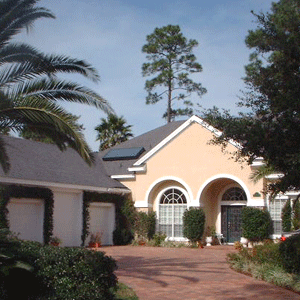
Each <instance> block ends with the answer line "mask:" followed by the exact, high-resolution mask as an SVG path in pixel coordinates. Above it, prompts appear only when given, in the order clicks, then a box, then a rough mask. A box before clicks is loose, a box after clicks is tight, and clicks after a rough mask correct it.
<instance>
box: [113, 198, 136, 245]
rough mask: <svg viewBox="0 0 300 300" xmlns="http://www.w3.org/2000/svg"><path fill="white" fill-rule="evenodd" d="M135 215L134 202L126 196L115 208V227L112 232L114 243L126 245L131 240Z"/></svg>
mask: <svg viewBox="0 0 300 300" xmlns="http://www.w3.org/2000/svg"><path fill="white" fill-rule="evenodd" d="M136 217H137V211H136V209H135V207H134V202H133V201H132V199H131V198H130V197H126V198H125V199H124V201H122V204H121V205H120V208H119V209H118V210H117V216H116V229H115V230H114V232H113V242H114V245H127V244H129V243H130V242H131V241H132V239H133V237H134V226H135V221H136Z"/></svg>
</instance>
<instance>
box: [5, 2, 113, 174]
mask: <svg viewBox="0 0 300 300" xmlns="http://www.w3.org/2000/svg"><path fill="white" fill-rule="evenodd" d="M37 2H38V0H27V1H24V0H14V1H10V0H8V1H7V0H5V1H1V2H0V23H1V29H0V60H1V67H2V68H1V72H0V93H1V103H0V104H1V105H0V132H3V131H7V130H13V131H15V132H22V131H23V130H25V131H27V130H32V131H33V132H34V135H39V136H44V137H48V138H50V140H51V141H52V142H53V143H55V144H56V145H57V146H58V148H59V149H60V150H65V149H66V148H67V147H71V148H73V149H74V150H75V151H77V152H78V154H79V155H80V156H81V157H82V158H83V159H84V160H85V161H86V162H87V163H88V164H90V165H91V164H92V163H93V161H94V159H93V156H92V154H91V152H92V151H91V149H90V148H89V146H88V145H87V143H86V141H85V139H84V137H83V135H82V132H81V131H80V128H79V127H80V126H79V125H78V124H77V122H76V121H75V120H74V118H73V117H72V115H70V114H69V113H68V112H67V111H66V110H65V109H64V108H63V107H62V106H61V105H59V104H58V102H59V101H68V102H77V103H83V104H88V105H92V106H94V107H95V108H98V109H102V110H104V111H105V112H107V113H112V112H113V110H112V109H111V107H110V105H109V104H108V102H107V101H106V100H105V99H103V98H102V97H101V96H100V95H98V94H97V93H95V92H93V91H92V90H90V89H88V88H86V87H83V86H81V85H79V84H77V83H74V82H67V81H65V80H61V79H59V78H58V76H57V75H58V74H59V73H75V74H80V75H83V76H84V77H86V78H87V79H90V80H92V81H94V82H98V81H99V75H98V73H97V71H96V70H95V69H94V68H93V67H92V66H90V65H89V64H87V63H86V62H84V61H82V60H78V59H73V58H69V57H67V56H63V55H46V54H44V53H42V52H39V51H38V50H37V49H35V48H33V47H31V46H29V45H26V44H23V43H16V42H15V41H14V42H12V40H14V38H15V35H16V34H18V33H19V32H21V31H22V30H23V29H28V28H29V27H31V26H32V25H33V23H34V22H35V21H36V20H38V19H39V18H54V15H53V14H52V13H51V12H50V11H49V10H47V9H46V8H43V7H38V6H36V3H37ZM0 165H1V167H2V169H3V170H4V172H6V173H7V172H8V171H9V168H10V165H9V157H8V153H7V150H6V145H5V143H4V140H3V139H2V138H1V137H0Z"/></svg>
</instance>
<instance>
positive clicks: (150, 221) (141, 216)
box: [135, 211, 156, 240]
mask: <svg viewBox="0 0 300 300" xmlns="http://www.w3.org/2000/svg"><path fill="white" fill-rule="evenodd" d="M155 225H156V213H155V212H150V213H148V214H147V213H145V212H142V211H139V212H137V216H136V223H135V233H136V234H137V236H138V237H140V238H144V239H147V240H150V239H152V238H153V236H154V234H155Z"/></svg>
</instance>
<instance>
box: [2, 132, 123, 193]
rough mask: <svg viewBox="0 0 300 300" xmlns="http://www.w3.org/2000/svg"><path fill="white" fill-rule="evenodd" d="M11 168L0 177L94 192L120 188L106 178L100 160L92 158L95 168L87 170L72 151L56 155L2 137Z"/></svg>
mask: <svg viewBox="0 0 300 300" xmlns="http://www.w3.org/2000/svg"><path fill="white" fill-rule="evenodd" d="M3 139H4V141H5V143H6V145H7V146H6V149H7V153H8V155H9V159H10V164H11V168H10V171H9V173H8V174H4V172H3V170H2V168H1V167H0V176H1V177H6V178H12V179H20V180H34V181H39V182H46V183H47V182H48V183H60V184H72V185H81V186H87V187H96V188H122V189H126V187H125V186H124V185H122V184H121V183H119V182H118V181H116V180H113V179H111V178H110V176H109V175H108V174H107V173H106V172H105V168H104V167H103V164H102V160H101V159H99V157H98V156H97V155H96V164H95V165H94V166H92V167H89V166H88V165H87V164H86V163H85V162H84V161H83V159H82V158H81V157H80V156H79V155H78V153H77V152H76V151H74V150H73V149H67V150H66V151H63V152H62V151H60V150H59V149H58V148H57V146H56V145H51V144H45V143H40V142H34V141H30V140H25V139H20V138H13V137H6V136H5V137H3Z"/></svg>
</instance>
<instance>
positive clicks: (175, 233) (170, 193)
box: [159, 188, 187, 238]
mask: <svg viewBox="0 0 300 300" xmlns="http://www.w3.org/2000/svg"><path fill="white" fill-rule="evenodd" d="M186 209H187V201H186V198H185V196H184V194H183V192H182V191H180V190H178V189H175V188H172V189H168V190H167V191H165V192H164V193H163V195H162V197H161V199H160V202H159V231H160V232H162V233H165V234H166V235H167V237H171V238H181V237H183V233H182V230H183V221H182V216H183V213H184V211H185V210H186Z"/></svg>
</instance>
